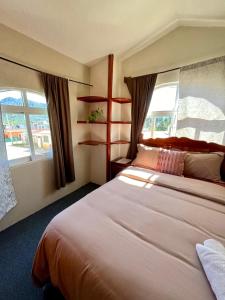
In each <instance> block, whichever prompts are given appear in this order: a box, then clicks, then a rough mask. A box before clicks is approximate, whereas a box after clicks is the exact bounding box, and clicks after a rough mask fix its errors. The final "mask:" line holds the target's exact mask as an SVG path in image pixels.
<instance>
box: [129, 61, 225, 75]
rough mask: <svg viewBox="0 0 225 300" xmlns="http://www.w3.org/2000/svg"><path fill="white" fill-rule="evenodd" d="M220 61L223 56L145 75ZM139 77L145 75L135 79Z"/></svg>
mask: <svg viewBox="0 0 225 300" xmlns="http://www.w3.org/2000/svg"><path fill="white" fill-rule="evenodd" d="M220 59H223V60H224V59H225V56H219V57H216V58H211V59H207V60H203V61H200V62H197V63H193V64H189V65H185V66H181V67H176V68H173V69H168V70H165V71H161V72H155V73H150V74H147V75H151V74H163V73H167V72H171V71H176V70H180V69H182V68H188V67H191V66H193V65H197V64H201V63H205V62H209V63H212V62H214V61H217V60H220ZM141 76H145V75H140V76H137V77H141ZM125 78H127V77H124V80H125Z"/></svg>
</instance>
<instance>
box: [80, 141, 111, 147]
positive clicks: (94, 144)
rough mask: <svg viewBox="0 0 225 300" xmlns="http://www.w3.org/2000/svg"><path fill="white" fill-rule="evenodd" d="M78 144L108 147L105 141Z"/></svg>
mask: <svg viewBox="0 0 225 300" xmlns="http://www.w3.org/2000/svg"><path fill="white" fill-rule="evenodd" d="M78 144H79V145H89V146H98V145H106V144H107V143H106V142H104V141H95V140H87V141H83V142H79V143H78Z"/></svg>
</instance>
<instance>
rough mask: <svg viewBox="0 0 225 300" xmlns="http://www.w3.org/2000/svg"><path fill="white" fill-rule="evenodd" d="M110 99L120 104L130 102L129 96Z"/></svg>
mask: <svg viewBox="0 0 225 300" xmlns="http://www.w3.org/2000/svg"><path fill="white" fill-rule="evenodd" d="M112 101H113V102H116V103H120V104H127V103H131V99H129V98H112Z"/></svg>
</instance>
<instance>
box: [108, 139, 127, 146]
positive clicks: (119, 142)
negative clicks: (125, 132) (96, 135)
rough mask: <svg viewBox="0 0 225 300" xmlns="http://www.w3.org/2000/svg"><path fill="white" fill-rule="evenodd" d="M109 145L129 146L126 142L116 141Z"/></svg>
mask: <svg viewBox="0 0 225 300" xmlns="http://www.w3.org/2000/svg"><path fill="white" fill-rule="evenodd" d="M110 144H111V145H123V144H130V142H129V141H126V140H117V141H113V142H111V143H110Z"/></svg>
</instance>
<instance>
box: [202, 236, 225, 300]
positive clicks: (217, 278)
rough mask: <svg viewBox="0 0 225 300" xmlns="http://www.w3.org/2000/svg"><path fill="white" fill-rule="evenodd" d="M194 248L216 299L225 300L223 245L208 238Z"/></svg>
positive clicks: (224, 253) (224, 248) (224, 254)
mask: <svg viewBox="0 0 225 300" xmlns="http://www.w3.org/2000/svg"><path fill="white" fill-rule="evenodd" d="M196 250H197V253H198V256H199V259H200V261H201V264H202V266H203V269H204V271H205V273H206V276H207V278H208V280H209V283H210V285H211V288H212V290H213V292H214V294H215V295H216V298H217V300H225V247H224V246H223V245H222V244H221V243H220V242H218V241H216V240H213V239H210V240H206V241H205V242H204V245H202V244H197V245H196Z"/></svg>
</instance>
